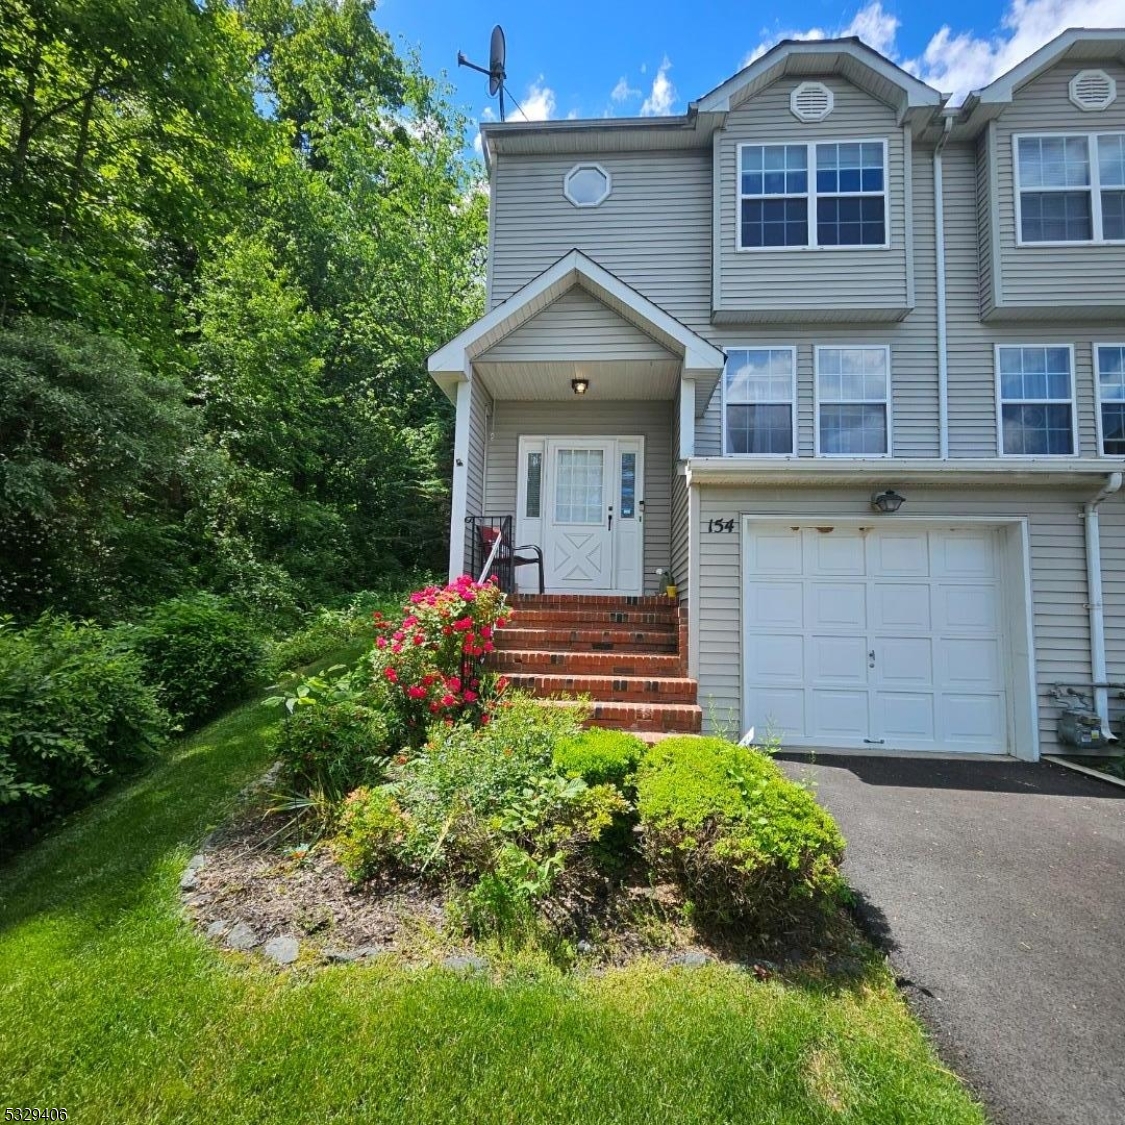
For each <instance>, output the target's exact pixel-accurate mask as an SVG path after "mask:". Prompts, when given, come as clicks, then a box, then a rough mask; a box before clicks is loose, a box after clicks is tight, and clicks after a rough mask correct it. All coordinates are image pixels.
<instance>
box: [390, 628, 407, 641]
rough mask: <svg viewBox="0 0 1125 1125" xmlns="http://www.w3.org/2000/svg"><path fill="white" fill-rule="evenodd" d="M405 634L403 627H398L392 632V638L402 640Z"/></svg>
mask: <svg viewBox="0 0 1125 1125" xmlns="http://www.w3.org/2000/svg"><path fill="white" fill-rule="evenodd" d="M404 635H405V634H404V633H403V631H402V630H401V629H398V630H397V631H396V632H394V633H392V634H391V638H392V639H393V640H396V641H401V640H402V639H403V637H404Z"/></svg>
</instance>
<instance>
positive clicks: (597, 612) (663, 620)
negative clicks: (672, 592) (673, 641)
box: [508, 609, 679, 632]
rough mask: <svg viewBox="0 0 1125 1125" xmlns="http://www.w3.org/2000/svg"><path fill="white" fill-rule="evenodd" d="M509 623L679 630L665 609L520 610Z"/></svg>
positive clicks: (545, 626) (541, 626)
mask: <svg viewBox="0 0 1125 1125" xmlns="http://www.w3.org/2000/svg"><path fill="white" fill-rule="evenodd" d="M508 620H509V621H510V622H511V624H512V625H514V626H516V627H517V628H525V629H526V628H532V627H534V628H539V629H544V628H548V629H549V628H553V627H555V626H573V627H577V628H594V627H595V626H598V625H602V626H611V627H614V628H635V627H640V628H645V629H658V630H660V631H662V632H663V631H665V630H673V629H677V628H679V621H678V620H677V619H676V615H675V614H673V613H668V612H667V611H666V610H645V609H640V610H638V609H627V610H620V609H517V610H513V611H512V613H511V614H510V615H509V617H508Z"/></svg>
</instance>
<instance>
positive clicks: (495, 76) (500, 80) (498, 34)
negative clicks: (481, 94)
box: [488, 24, 508, 97]
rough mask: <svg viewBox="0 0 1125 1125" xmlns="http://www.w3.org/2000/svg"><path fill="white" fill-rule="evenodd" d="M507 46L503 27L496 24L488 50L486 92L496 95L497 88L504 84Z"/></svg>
mask: <svg viewBox="0 0 1125 1125" xmlns="http://www.w3.org/2000/svg"><path fill="white" fill-rule="evenodd" d="M507 54H508V48H507V45H506V44H505V42H504V29H503V28H502V27H501V26H500V25H499V24H497V25H496V26H495V27H494V28H493V29H492V43H491V45H490V47H489V51H488V92H489V94H491V95H492V97H496V92H497V90H499V89H500V87H501V86H502V85H503V84H504V79H505V77H507V76H506V75H505V73H504V62H505V60H506V58H507Z"/></svg>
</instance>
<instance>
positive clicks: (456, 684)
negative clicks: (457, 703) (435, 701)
mask: <svg viewBox="0 0 1125 1125" xmlns="http://www.w3.org/2000/svg"><path fill="white" fill-rule="evenodd" d="M445 686H446V687H447V688H449V690H450V691H460V690H461V677H460V676H450V677H449V679H448V680H446V681H445Z"/></svg>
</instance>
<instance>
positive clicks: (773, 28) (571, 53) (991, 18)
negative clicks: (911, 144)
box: [376, 0, 1125, 120]
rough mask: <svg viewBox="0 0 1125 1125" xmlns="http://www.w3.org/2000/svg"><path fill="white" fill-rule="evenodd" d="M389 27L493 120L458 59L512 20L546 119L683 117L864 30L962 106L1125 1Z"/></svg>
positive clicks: (528, 11) (467, 14) (447, 20)
mask: <svg viewBox="0 0 1125 1125" xmlns="http://www.w3.org/2000/svg"><path fill="white" fill-rule="evenodd" d="M376 21H377V22H378V23H379V25H380V26H382V27H383V28H384V29H385V30H387V31H388V32H390V33H391V35H392V36H393V37H395V39H396V40H398V41H399V42H400V43H401V44H402V45H405V46H409V47H417V48H418V49H419V50H420V51H421V55H422V62H423V65H424V66H425V69H426V70H427V72H429V73H430V74H436V73H438V72H439V71H441V70H445V71H447V72H448V77H449V79H450V81H451V82H452V83H453V84H454V86H455V88H456V90H457V99H456V100H457V101H458V103H459V104H461V105H463V106H465V107H467V108H468V109H469V111H470V112H471V113H472V115H473V116H474V117H475V118H477V119H480V120H487V119H488V117H489V115H490V114H491V113H493V112H494V109H493V107H494V103H492V102H490V100H489V98H488V96H487V88H486V86H487V80H486V79H485V78H484V77H483V76H482V75H478V74H475V73H473V72H472V71H469V70H463V69H462V70H458V68H457V66H456V59H457V51H458V50H463V51H464V52H465V54H466V55H468V57H469V58H471V59H473V60H474V61H475V62H479V63H482V64H487V61H488V59H487V56H488V36H489V32H490V31H491V29H492V26H493V24H495V23H500V24H501V25H503V27H504V31H505V33H506V35H507V40H508V87H509V89H510V90H511V92H512V94H514V95H515V97H516V99H517V100H518V101H519V102H520V103H521V104H522V105H523V107H524V109H525V110H526V112H527V114H528V116H529V117H530V118H531V119H532V120H543V119H546V118H558V117H568V116H574V117H602V116H611V115H612V116H633V115H637V114H645V115H649V114H653V115H658V114H667V113H682V112H684V110H685V109H686V108H687V103H688V102H689V101H692V100H693V99H695V98H698V97H700V96H701V95H703V94H705V93H706V92H707V91H708V90H710V89H711V88H712V87H714V86H716V85H718V84H719V83H720V82H722V81H723V80H724V79H725V78H727V77H729V76H730V75H731V74H733V73H734V72H735V71H737V70H738V69H739V68H740V67H741V66H743V65H744V64H745V63H746V62H747V61H748V60H749V59H750V58H751V57H753V55H754V54H755V52H759V53H760V52H761V51H762V50H764V49H765V48H767V47H768V46H770V45H771V44H772V43H773V42H776V41H777V40H778V39H781V38H786V37H788V38H823V37H824V36H826V35H859V36H860V37H861V38H862V39H864V40H865V41H866V42H868V43H869V44H870V45H871V46H873V47H875V48H876V49H878V50H880V51H882V52H883V53H884V54H886V55H888V56H889V57H890V58H893V59H894V60H895V61H896V62H898V63H899V64H900V65H902V66H905V67H906V68H907V69H908V70H910V71H912V72H913V73H915V74H918V75H919V76H920V77H921V78H923V79H924V80H925V81H927V82H930V83H931V84H932V85H934V86H936V87H937V88H938V89H940V90H943V91H946V92H949V93H952V94H953V95H954V102H957V101H960V100H961V99H962V98H963V97H964V96H965V94H966V93H968V91H969V90H972V89H976V88H978V87H980V86H982V85H984V84H985V83H987V82H989V81H991V80H992V79H993V78H995V77H996V76H997V75H998V74H1001V73H1003V72H1004V71H1005V70H1008V69H1009V68H1010V67H1011V66H1013V65H1015V63H1017V62H1019V60H1020V59H1021V58H1024V57H1026V56H1027V55H1028V54H1030V53H1031V52H1032V51H1034V50H1036V49H1037V48H1038V47H1041V46H1042V45H1043V44H1044V43H1045V42H1047V40H1048V39H1050V38H1052V37H1053V36H1054V35H1056V34H1057V33H1058V32H1059V31H1061V30H1063V29H1064V28H1066V27H1074V26H1080V27H1110V26H1122V25H1125V0H945V2H944V3H943V4H941V5H940V7H939V6H938V5H936V4H932V5H931V4H927V5H921V4H906V3H896V2H895V0H870V2H868V3H859V4H851V5H846V4H845V5H841V4H839V3H834V2H831V0H809V2H807V3H805V4H803V5H800V6H797V5H794V4H792V3H786V2H783V0H769V2H768V3H759V4H755V5H749V4H747V3H745V0H743V2H742V3H734V2H733V0H711V2H705V3H700V2H698V0H697V2H696V3H691V2H688V3H684V2H683V0H679V2H677V3H674V4H673V3H670V2H668V0H645V2H643V3H641V2H638V0H600V2H591V0H569V3H541V2H540V3H535V2H534V0H533V2H532V3H528V2H526V0H523V2H517V0H488V2H482V0H461V2H457V0H382V3H381V5H380V8H379V10H378V12H377V14H376ZM509 119H510V120H511V119H516V120H518V119H519V115H518V114H517V113H516V112H515V111H514V110H510V112H509Z"/></svg>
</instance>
